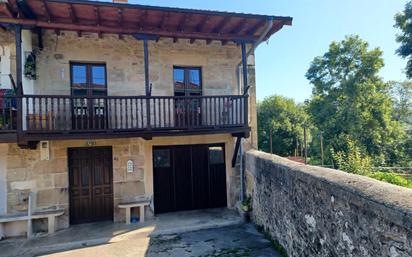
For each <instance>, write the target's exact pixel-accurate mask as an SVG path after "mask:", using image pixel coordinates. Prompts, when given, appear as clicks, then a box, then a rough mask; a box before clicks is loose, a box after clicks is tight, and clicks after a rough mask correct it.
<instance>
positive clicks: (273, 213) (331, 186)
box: [246, 150, 412, 257]
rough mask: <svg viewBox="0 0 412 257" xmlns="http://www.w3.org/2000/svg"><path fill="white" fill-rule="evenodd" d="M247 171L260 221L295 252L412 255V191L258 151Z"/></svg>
mask: <svg viewBox="0 0 412 257" xmlns="http://www.w3.org/2000/svg"><path fill="white" fill-rule="evenodd" d="M246 172H247V173H246V174H247V189H248V194H250V195H251V196H252V200H253V220H254V222H255V223H256V224H258V225H260V226H263V227H264V229H265V230H266V231H267V232H269V233H270V235H271V236H272V238H273V239H275V240H277V241H278V242H279V243H280V244H281V245H282V246H283V247H284V248H285V249H286V251H287V252H288V254H289V256H325V257H330V256H362V257H363V256H365V257H367V256H368V257H377V256H391V257H406V256H412V190H410V189H407V188H402V187H398V186H394V185H391V184H387V183H383V182H380V181H377V180H374V179H371V178H367V177H363V176H358V175H353V174H348V173H345V172H342V171H337V170H332V169H326V168H320V167H313V166H306V165H304V164H299V163H296V162H293V161H289V160H287V159H285V158H281V157H278V156H275V155H270V154H266V153H263V152H259V151H255V150H252V151H249V152H248V153H247V154H246Z"/></svg>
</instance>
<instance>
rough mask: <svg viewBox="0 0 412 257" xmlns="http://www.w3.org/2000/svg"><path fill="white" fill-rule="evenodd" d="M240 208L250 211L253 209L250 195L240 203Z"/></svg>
mask: <svg viewBox="0 0 412 257" xmlns="http://www.w3.org/2000/svg"><path fill="white" fill-rule="evenodd" d="M240 208H241V209H242V211H244V212H248V211H251V210H252V198H251V197H250V196H248V197H247V198H246V199H244V200H243V201H242V202H241V203H240Z"/></svg>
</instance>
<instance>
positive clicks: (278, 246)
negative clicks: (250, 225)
mask: <svg viewBox="0 0 412 257" xmlns="http://www.w3.org/2000/svg"><path fill="white" fill-rule="evenodd" d="M256 229H257V231H259V232H261V233H263V235H264V236H265V238H266V239H267V240H269V241H270V243H271V244H272V247H273V248H274V249H275V250H276V251H277V252H278V253H279V254H280V256H282V257H288V253H287V252H286V249H285V248H284V247H283V246H282V245H281V244H280V243H279V241H278V240H276V239H274V238H272V236H271V235H270V233H269V232H268V231H266V230H265V229H264V228H263V226H256Z"/></svg>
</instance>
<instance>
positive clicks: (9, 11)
mask: <svg viewBox="0 0 412 257" xmlns="http://www.w3.org/2000/svg"><path fill="white" fill-rule="evenodd" d="M3 6H4V8H3V10H4V12H5V13H6V14H7V15H8V16H9V17H11V18H15V17H16V13H15V12H14V11H13V9H12V8H11V7H10V4H9V3H8V2H5V3H4V5H3Z"/></svg>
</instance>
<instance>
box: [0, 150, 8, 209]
mask: <svg viewBox="0 0 412 257" xmlns="http://www.w3.org/2000/svg"><path fill="white" fill-rule="evenodd" d="M7 149H8V145H7V144H0V215H1V214H4V213H6V211H7V185H6V176H7V173H6V167H7Z"/></svg>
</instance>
